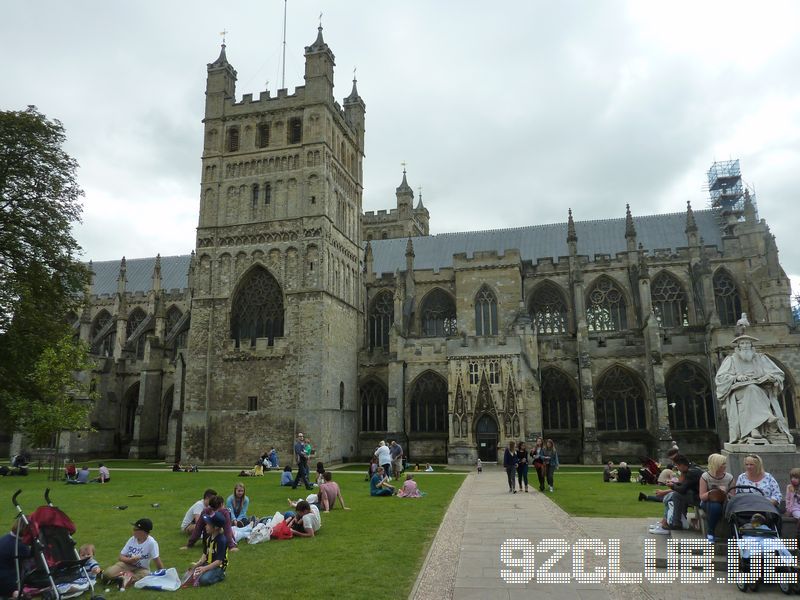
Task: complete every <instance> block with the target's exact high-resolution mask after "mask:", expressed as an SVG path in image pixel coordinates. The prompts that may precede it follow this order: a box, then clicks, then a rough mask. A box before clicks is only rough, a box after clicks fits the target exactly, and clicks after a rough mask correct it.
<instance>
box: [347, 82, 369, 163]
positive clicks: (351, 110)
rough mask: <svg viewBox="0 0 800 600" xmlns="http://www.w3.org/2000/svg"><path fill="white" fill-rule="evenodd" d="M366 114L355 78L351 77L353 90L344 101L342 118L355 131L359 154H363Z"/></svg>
mask: <svg viewBox="0 0 800 600" xmlns="http://www.w3.org/2000/svg"><path fill="white" fill-rule="evenodd" d="M365 113H366V105H365V104H364V100H363V99H362V98H361V96H359V95H358V88H357V87H356V78H355V77H353V89H352V91H351V92H350V95H349V96H348V97H347V98H345V99H344V117H345V119H347V122H348V123H350V124H351V125H352V126H353V128H354V129H355V130H356V137H357V138H358V149H359V150H360V152H361V154H362V155H363V154H364V114H365Z"/></svg>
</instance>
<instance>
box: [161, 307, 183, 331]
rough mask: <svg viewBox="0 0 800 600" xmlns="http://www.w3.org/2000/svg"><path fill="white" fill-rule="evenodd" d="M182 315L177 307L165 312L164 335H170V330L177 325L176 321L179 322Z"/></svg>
mask: <svg viewBox="0 0 800 600" xmlns="http://www.w3.org/2000/svg"><path fill="white" fill-rule="evenodd" d="M182 316H183V313H182V312H181V309H180V308H178V307H177V306H171V307H170V309H169V310H168V311H167V321H166V327H165V328H166V334H167V335H169V334H170V333H172V330H173V329H175V325H177V324H178V321H180V320H181V317H182Z"/></svg>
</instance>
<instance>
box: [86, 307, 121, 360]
mask: <svg viewBox="0 0 800 600" xmlns="http://www.w3.org/2000/svg"><path fill="white" fill-rule="evenodd" d="M112 319H113V318H112V316H111V315H110V314H109V313H108V311H107V310H101V311H100V312H99V313H97V316H95V318H94V321H92V327H91V329H90V330H89V339H90V340H91V341H92V342H94V339H95V338H96V337H97V336H98V335H99V334H100V332H101V331H102V330H103V329H105V327H106V325H108V323H109V322H111V321H112ZM116 339H117V332H116V330H115V329H114V328H113V327H112V329H111V331H109V332H108V333H107V334H106V335H105V336H104V337H103V339H102V340H99V341H98V342H97V343H96V345H95V346H94V347H93V348H92V352H93V353H94V354H99V355H100V356H111V355H112V354H113V353H114V342H115V341H116Z"/></svg>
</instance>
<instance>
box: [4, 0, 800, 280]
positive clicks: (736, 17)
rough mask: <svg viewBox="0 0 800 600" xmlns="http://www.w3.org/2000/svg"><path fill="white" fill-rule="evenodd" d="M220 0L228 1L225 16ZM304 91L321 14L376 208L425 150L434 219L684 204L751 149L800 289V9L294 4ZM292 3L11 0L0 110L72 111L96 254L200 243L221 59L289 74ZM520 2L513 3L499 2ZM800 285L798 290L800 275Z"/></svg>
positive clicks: (600, 213) (249, 76) (171, 250)
mask: <svg viewBox="0 0 800 600" xmlns="http://www.w3.org/2000/svg"><path fill="white" fill-rule="evenodd" d="M222 6H225V7H226V8H225V10H224V11H222V10H221V8H222ZM288 6H289V13H288V33H287V56H286V87H287V88H289V89H290V90H291V89H293V88H294V86H296V85H302V83H303V78H302V75H303V47H304V46H305V45H308V44H310V43H311V42H312V41H313V40H314V38H315V36H316V27H317V24H318V19H319V13H320V12H322V13H323V17H322V19H323V26H324V28H325V30H324V35H325V40H326V42H327V43H328V44H329V45H330V46H331V48H332V50H333V52H334V53H335V55H336V63H337V69H336V84H337V85H336V88H335V90H334V91H335V94H336V96H337V98H338V99H340V100H341V99H342V98H343V97H344V96H346V95H347V94H348V93H349V91H350V85H351V84H350V80H351V79H352V72H353V68H354V67H357V68H358V71H357V74H358V88H359V92H360V93H361V96H362V97H363V98H364V100H365V102H366V105H367V134H366V154H367V156H366V159H365V166H364V173H365V183H364V185H365V190H364V209H365V210H375V209H378V208H389V207H391V206H393V205H394V201H395V200H394V188H395V187H396V186H397V185H398V183H399V181H400V177H401V169H402V168H401V166H400V163H401V162H402V161H406V162H407V163H408V167H407V168H408V178H409V183H410V184H411V185H412V186H413V187H414V188H417V187H418V186H423V188H424V190H423V195H424V199H425V205H426V206H427V207H428V209H429V210H430V211H431V225H432V229H433V231H434V232H435V233H438V232H445V231H459V230H472V229H485V228H495V227H508V226H516V225H521V224H535V223H549V222H556V221H563V220H564V218H565V215H566V209H567V207H568V206H571V207H572V208H573V211H574V213H575V215H576V217H577V218H578V219H581V220H585V219H593V218H608V217H615V216H622V215H624V212H625V204H626V203H630V204H631V209H632V211H633V212H634V214H645V213H653V212H675V211H682V210H684V207H685V204H686V201H687V200H691V201H692V203H693V205H694V206H695V207H704V206H705V205H706V204H707V203H708V200H707V195H706V192H704V191H703V185H704V183H705V173H706V171H707V170H708V167H709V166H710V165H711V163H712V162H713V161H714V160H727V159H730V158H739V159H741V165H742V171H743V175H744V179H745V181H746V182H748V183H749V184H751V185H752V186H754V188H755V190H756V194H757V202H758V209H759V213H760V216H761V217H763V218H765V219H766V220H767V222H768V223H769V224H770V227H771V228H772V231H773V233H775V234H776V236H777V240H778V247H779V249H780V251H781V257H782V262H783V265H784V268H785V269H786V271H787V272H788V273H790V275H792V276H793V279H794V281H795V282H796V283H800V244H797V243H796V241H795V238H794V237H793V236H794V235H796V233H795V232H796V230H797V228H798V225H800V218H798V202H799V201H800V192H799V190H800V68H798V65H800V35H798V34H799V33H800V31H799V30H800V3H797V2H792V1H786V2H780V1H772V2H769V3H755V2H749V1H748V2H736V1H731V0H726V1H724V2H711V1H708V0H704V1H703V2H696V1H693V2H680V1H678V2H676V1H672V2H660V3H658V2H651V1H645V0H640V1H638V2H622V1H611V0H603V1H599V0H598V1H591V2H590V1H588V0H587V1H583V2H578V1H570V0H566V1H561V2H553V1H552V0H550V1H535V2H534V1H526V2H508V3H502V4H496V3H495V4H492V3H488V2H477V1H471V0H470V1H464V0H458V1H442V0H439V1H433V0H426V1H423V0H416V1H415V0H406V1H405V2H378V1H376V0H365V1H356V0H348V1H347V2H341V1H337V2H333V1H331V0H328V1H320V0H317V1H306V0H289V4H288ZM283 7H284V3H283V1H282V0H261V1H258V2H256V1H252V2H244V1H242V2H228V3H220V2H206V1H199V0H191V1H190V0H180V1H179V0H171V1H169V2H164V1H161V0H159V1H156V0H139V1H137V2H108V1H107V0H102V1H101V0H84V1H81V2H63V1H61V0H58V1H56V0H52V1H40V0H36V1H32V0H10V1H9V0H7V1H6V2H4V4H3V19H2V21H0V35H2V39H3V40H4V48H5V56H6V59H5V64H4V69H3V84H2V85H0V108H1V109H22V108H24V107H25V106H26V105H28V104H35V105H37V106H38V107H39V109H40V110H41V111H42V112H44V113H45V114H47V115H48V116H50V117H53V118H58V119H60V120H61V121H62V122H63V123H64V125H65V127H66V129H67V134H68V138H69V142H68V146H67V149H68V151H69V152H70V153H71V154H72V155H74V156H75V157H76V158H77V159H78V161H79V163H80V166H81V168H80V171H79V181H80V183H81V185H82V187H83V189H84V190H85V191H86V198H85V211H84V222H83V224H82V225H80V226H78V227H77V228H76V236H77V238H78V241H79V242H80V243H81V245H82V246H83V248H84V251H85V253H84V257H85V258H86V259H89V258H93V259H95V260H105V259H117V258H119V257H121V256H122V255H126V256H128V257H140V256H149V255H154V254H156V253H157V252H160V253H161V254H164V255H169V254H184V253H187V252H188V251H190V250H191V249H192V247H193V245H194V228H195V226H196V224H197V208H198V203H199V178H200V153H201V142H202V126H201V119H202V116H203V103H204V86H205V76H206V64H207V63H208V62H211V61H213V60H214V59H215V58H216V57H217V55H218V53H219V44H220V36H219V32H220V31H222V30H223V29H226V30H227V31H228V34H227V45H228V48H227V54H228V58H229V60H230V61H231V63H232V64H233V65H234V67H235V68H236V69H237V71H238V74H239V80H238V84H237V90H236V91H237V97H241V95H242V94H243V93H250V92H252V93H253V94H254V95H257V94H258V92H259V91H261V90H264V89H265V88H266V87H267V86H268V87H269V89H270V90H272V92H273V93H275V90H276V89H277V88H278V87H280V71H281V67H280V63H281V60H280V57H281V35H282V34H281V31H282V25H283ZM497 7H501V8H499V9H498V8H497ZM795 289H796V290H797V291H800V288H798V287H797V286H796V288H795Z"/></svg>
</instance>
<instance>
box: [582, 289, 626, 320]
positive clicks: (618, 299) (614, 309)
mask: <svg viewBox="0 0 800 600" xmlns="http://www.w3.org/2000/svg"><path fill="white" fill-rule="evenodd" d="M625 310H626V307H625V295H624V294H623V293H622V290H620V289H619V286H617V284H615V283H614V282H613V281H611V279H610V278H608V277H601V278H600V279H599V280H598V281H597V283H595V284H594V285H593V286H592V288H591V290H590V291H589V301H588V303H587V307H586V322H587V325H588V327H589V331H620V330H622V329H627V328H628V317H627V314H626V312H625Z"/></svg>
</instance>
